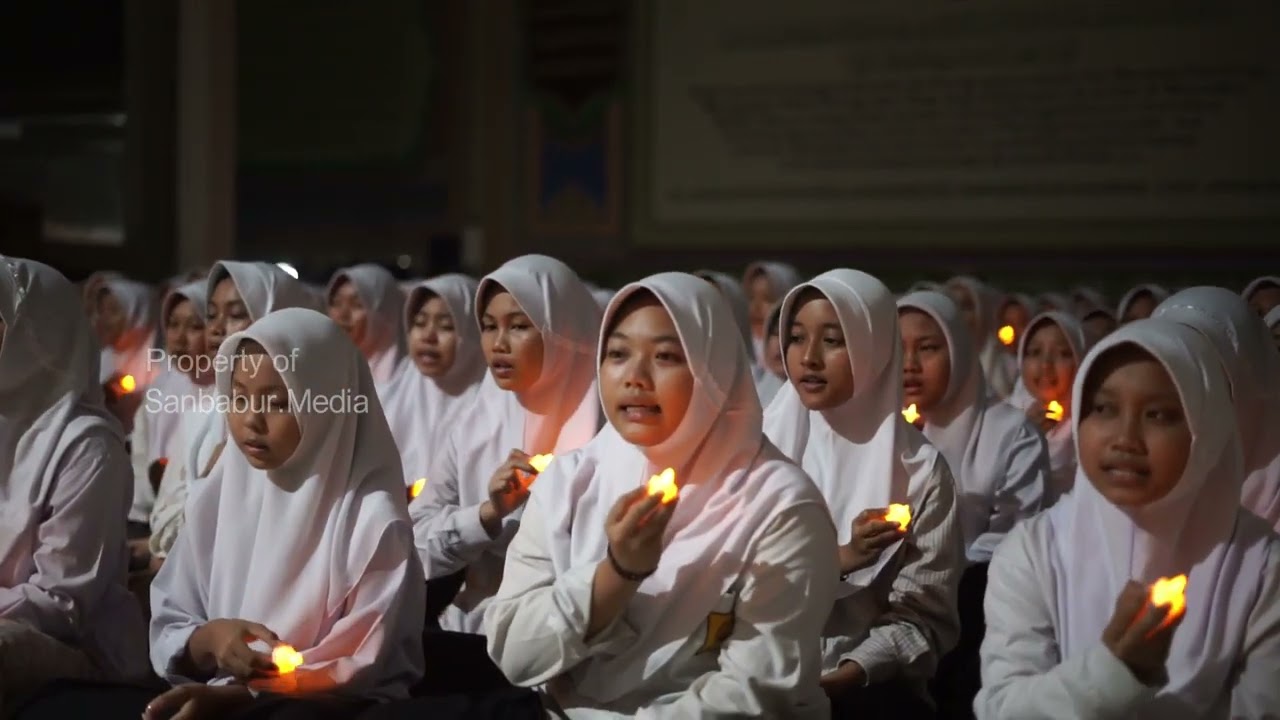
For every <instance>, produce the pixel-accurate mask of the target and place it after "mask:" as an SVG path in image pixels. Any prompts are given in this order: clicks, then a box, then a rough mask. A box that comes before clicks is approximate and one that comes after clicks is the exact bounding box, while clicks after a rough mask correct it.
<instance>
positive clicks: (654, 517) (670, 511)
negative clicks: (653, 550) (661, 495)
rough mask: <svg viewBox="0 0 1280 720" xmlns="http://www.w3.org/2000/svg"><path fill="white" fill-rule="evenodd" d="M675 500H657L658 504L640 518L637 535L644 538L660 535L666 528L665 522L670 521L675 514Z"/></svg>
mask: <svg viewBox="0 0 1280 720" xmlns="http://www.w3.org/2000/svg"><path fill="white" fill-rule="evenodd" d="M675 504H676V501H675V500H672V501H671V502H669V503H664V502H659V503H658V506H657V507H655V508H654V509H653V510H650V511H649V513H648V514H647V515H645V516H644V518H643V519H641V521H640V522H641V525H640V533H639V535H640V536H641V537H644V538H646V539H647V538H651V537H653V536H655V535H661V534H662V532H663V531H664V530H666V528H667V523H669V522H671V517H672V516H673V515H675V512H676V508H675Z"/></svg>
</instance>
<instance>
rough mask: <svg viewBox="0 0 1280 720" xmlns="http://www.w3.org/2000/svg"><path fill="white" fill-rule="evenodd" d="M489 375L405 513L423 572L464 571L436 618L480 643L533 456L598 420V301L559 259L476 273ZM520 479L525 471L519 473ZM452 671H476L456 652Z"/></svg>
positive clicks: (567, 446) (559, 446)
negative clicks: (453, 594) (595, 357)
mask: <svg viewBox="0 0 1280 720" xmlns="http://www.w3.org/2000/svg"><path fill="white" fill-rule="evenodd" d="M474 322H476V323H477V324H478V325H479V327H480V335H481V347H482V349H483V351H484V355H485V359H486V360H487V361H488V366H489V374H488V375H487V376H486V377H485V379H484V380H483V381H482V382H481V384H480V389H479V390H478V391H477V393H476V398H475V401H474V402H472V403H471V404H470V405H469V406H468V407H466V408H465V409H464V410H463V411H462V412H461V413H459V414H458V416H457V419H456V420H455V421H454V424H453V429H452V432H451V433H450V434H449V438H448V440H447V441H446V442H445V443H444V445H443V447H442V449H441V451H440V452H438V453H437V454H436V456H435V457H433V458H430V459H429V462H430V466H429V469H428V471H427V473H426V478H427V480H426V483H425V487H424V488H423V490H422V493H421V494H420V495H418V497H417V498H415V499H414V501H413V503H412V504H411V505H410V507H409V513H410V515H411V516H412V517H413V520H414V533H415V535H416V539H417V547H418V553H419V555H420V557H421V558H422V563H423V566H424V567H425V568H426V574H427V578H428V579H439V578H444V577H447V576H450V575H453V574H454V573H458V572H463V573H465V581H464V583H463V586H462V588H461V590H460V591H459V592H458V595H457V597H456V598H455V599H454V601H453V603H452V604H451V605H449V606H448V607H447V608H445V610H444V614H443V616H442V617H441V619H440V626H441V627H442V628H443V629H444V630H445V631H448V632H451V633H466V634H471V635H473V636H475V637H473V638H467V640H475V641H476V642H477V643H479V647H478V648H477V652H478V653H479V660H482V661H483V662H482V663H481V665H485V664H486V663H488V658H487V657H486V656H484V654H483V641H482V640H480V638H479V637H478V635H477V634H478V633H480V632H481V621H482V616H483V613H484V607H485V605H486V604H487V603H488V600H489V598H490V597H492V596H493V594H494V593H495V592H497V590H498V584H499V583H500V582H501V580H502V563H503V558H504V557H505V555H506V547H507V544H508V543H509V542H510V541H511V537H512V536H513V535H515V531H516V529H517V528H518V527H519V524H520V513H521V511H522V510H521V508H522V507H523V505H524V502H525V500H526V499H527V498H528V491H527V487H526V486H525V484H524V483H522V482H519V480H518V478H519V473H526V474H527V475H533V474H535V473H536V472H537V471H536V470H535V469H534V468H533V466H531V465H530V464H529V460H530V458H531V456H534V455H539V454H554V455H562V454H564V453H567V452H569V451H570V450H575V449H577V448H579V447H582V446H583V445H585V444H586V443H587V441H588V440H590V439H591V438H592V437H593V436H594V435H595V434H596V431H597V430H598V429H599V427H600V401H599V399H598V398H597V396H596V392H595V373H594V371H593V369H592V355H593V353H594V347H595V343H596V340H597V336H598V334H599V332H600V311H599V306H598V305H596V303H595V301H594V300H592V298H591V294H590V292H588V290H587V288H586V285H584V284H583V283H582V281H581V280H579V279H578V276H577V275H576V274H575V273H574V272H573V271H572V270H570V269H569V267H568V266H567V265H565V264H564V263H562V262H560V261H559V260H556V259H554V258H549V257H546V256H544V255H525V256H523V257H518V258H515V259H513V260H510V261H508V262H507V263H506V264H504V265H503V266H502V267H500V268H498V269H497V270H495V271H493V272H492V273H489V274H488V275H486V276H485V277H484V279H483V280H481V281H480V287H479V290H478V291H477V302H476V306H475V318H474ZM526 477H527V476H526ZM451 665H456V666H457V669H458V671H459V672H475V673H477V674H479V673H484V672H486V671H488V670H490V669H492V668H491V667H490V666H491V664H488V665H485V666H484V667H472V666H470V664H469V663H468V662H467V661H466V660H455V662H454V663H451Z"/></svg>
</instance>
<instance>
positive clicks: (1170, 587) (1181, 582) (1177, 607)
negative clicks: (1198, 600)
mask: <svg viewBox="0 0 1280 720" xmlns="http://www.w3.org/2000/svg"><path fill="white" fill-rule="evenodd" d="M1186 590H1187V576H1186V575H1178V576H1175V577H1171V578H1160V579H1159V580H1157V581H1155V583H1153V584H1152V585H1151V604H1152V605H1155V606H1156V607H1167V608H1169V613H1168V614H1167V615H1166V616H1165V620H1164V621H1165V622H1166V623H1168V622H1173V621H1174V620H1177V619H1178V618H1179V617H1180V616H1181V615H1182V612H1183V610H1185V609H1186V608H1187V596H1186V594H1185V593H1186Z"/></svg>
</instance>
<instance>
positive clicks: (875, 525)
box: [862, 520, 905, 538]
mask: <svg viewBox="0 0 1280 720" xmlns="http://www.w3.org/2000/svg"><path fill="white" fill-rule="evenodd" d="M901 532H905V531H904V530H903V529H902V528H901V526H899V525H898V523H896V522H889V521H888V520H870V521H868V522H867V523H866V524H865V525H863V526H862V536H863V537H868V538H871V537H875V536H877V535H897V534H899V533H901Z"/></svg>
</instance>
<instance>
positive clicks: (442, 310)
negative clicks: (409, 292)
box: [409, 295, 458, 378]
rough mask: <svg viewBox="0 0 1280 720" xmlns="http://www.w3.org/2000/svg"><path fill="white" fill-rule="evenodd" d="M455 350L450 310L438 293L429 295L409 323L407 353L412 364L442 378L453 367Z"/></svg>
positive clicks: (423, 372) (456, 345)
mask: <svg viewBox="0 0 1280 720" xmlns="http://www.w3.org/2000/svg"><path fill="white" fill-rule="evenodd" d="M457 349H458V331H457V328H456V327H455V326H454V324H453V313H451V312H449V306H448V304H446V303H445V301H444V299H442V298H441V297H440V296H439V295H428V296H427V301H426V302H424V303H422V306H421V307H419V308H418V312H416V313H414V315H413V323H412V324H411V325H410V326H409V356H410V357H412V358H413V364H414V365H416V366H417V368H418V372H420V373H422V374H423V375H425V376H427V377H429V378H438V377H443V376H444V374H445V373H447V372H449V368H451V367H453V360H454V357H456V353H457Z"/></svg>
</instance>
